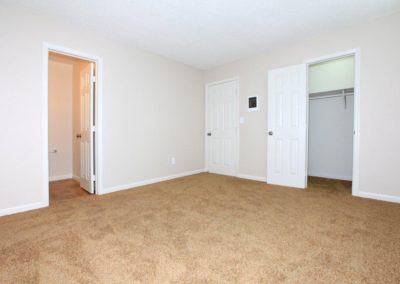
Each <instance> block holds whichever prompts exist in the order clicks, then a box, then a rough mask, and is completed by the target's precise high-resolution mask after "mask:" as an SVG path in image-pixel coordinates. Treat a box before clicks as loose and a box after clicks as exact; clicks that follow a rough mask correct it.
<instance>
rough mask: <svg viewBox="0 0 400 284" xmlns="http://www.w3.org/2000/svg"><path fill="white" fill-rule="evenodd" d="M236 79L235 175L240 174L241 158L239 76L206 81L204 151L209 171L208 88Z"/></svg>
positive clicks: (206, 167)
mask: <svg viewBox="0 0 400 284" xmlns="http://www.w3.org/2000/svg"><path fill="white" fill-rule="evenodd" d="M233 81H236V86H237V93H236V102H237V103H236V107H237V109H236V113H237V131H236V145H237V149H236V166H235V174H234V176H238V173H239V158H240V79H239V76H235V77H232V78H228V79H224V80H220V81H215V82H210V83H206V85H205V89H206V94H205V108H204V110H205V131H204V145H205V152H204V165H205V170H206V171H207V172H208V171H209V167H208V140H207V134H206V133H207V132H208V115H207V111H208V109H207V102H208V100H207V97H208V89H209V87H211V86H215V85H219V84H223V83H227V82H233Z"/></svg>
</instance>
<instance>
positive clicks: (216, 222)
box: [0, 174, 400, 283]
mask: <svg viewBox="0 0 400 284" xmlns="http://www.w3.org/2000/svg"><path fill="white" fill-rule="evenodd" d="M349 186H350V184H349V183H346V182H335V181H327V180H323V179H313V180H312V181H311V188H309V189H308V190H307V191H302V190H296V189H290V188H284V187H277V186H269V185H266V184H265V183H261V182H254V181H247V180H241V179H237V178H231V177H224V176H218V175H212V174H199V175H194V176H191V177H186V178H181V179H177V180H173V181H168V182H163V183H159V184H154V185H150V186H146V187H142V188H137V189H135V190H127V191H123V192H119V193H114V194H109V195H106V196H90V195H88V194H86V193H84V192H83V191H81V190H80V189H77V188H76V184H75V183H74V182H73V181H67V182H62V183H53V184H52V194H51V198H52V199H51V200H52V201H53V202H52V204H51V206H50V207H49V208H47V209H41V210H36V211H32V212H28V213H22V214H17V215H13V216H7V217H2V218H0V283H280V282H286V283H400V205H399V204H391V203H386V202H379V201H372V200H367V199H361V198H355V197H352V196H351V195H350V190H349Z"/></svg>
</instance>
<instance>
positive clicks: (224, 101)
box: [206, 80, 239, 176]
mask: <svg viewBox="0 0 400 284" xmlns="http://www.w3.org/2000/svg"><path fill="white" fill-rule="evenodd" d="M238 120H239V115H238V82H237V80H234V81H227V82H224V83H219V84H212V85H209V86H208V87H207V127H206V135H207V136H206V137H207V138H206V139H207V151H206V155H207V169H208V171H209V172H212V173H217V174H224V175H231V176H236V174H237V173H236V171H237V160H238V155H237V152H238Z"/></svg>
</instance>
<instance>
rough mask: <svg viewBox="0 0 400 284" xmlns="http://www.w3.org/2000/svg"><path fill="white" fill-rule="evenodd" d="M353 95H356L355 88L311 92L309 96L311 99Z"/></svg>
mask: <svg viewBox="0 0 400 284" xmlns="http://www.w3.org/2000/svg"><path fill="white" fill-rule="evenodd" d="M351 95H354V88H347V89H339V90H333V91H325V92H316V93H310V94H309V96H308V97H309V99H310V100H311V99H323V98H334V97H343V96H351Z"/></svg>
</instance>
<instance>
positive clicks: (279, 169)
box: [267, 64, 307, 188]
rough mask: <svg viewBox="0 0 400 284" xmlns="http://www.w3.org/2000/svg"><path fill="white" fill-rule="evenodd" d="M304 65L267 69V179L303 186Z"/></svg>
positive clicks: (304, 179)
mask: <svg viewBox="0 0 400 284" xmlns="http://www.w3.org/2000/svg"><path fill="white" fill-rule="evenodd" d="M306 98H307V88H306V66H305V64H302V65H296V66H290V67H285V68H281V69H275V70H271V71H269V72H268V150H267V153H268V157H267V182H268V183H271V184H278V185H284V186H291V187H299V188H305V187H306V101H307V100H306Z"/></svg>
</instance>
